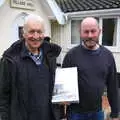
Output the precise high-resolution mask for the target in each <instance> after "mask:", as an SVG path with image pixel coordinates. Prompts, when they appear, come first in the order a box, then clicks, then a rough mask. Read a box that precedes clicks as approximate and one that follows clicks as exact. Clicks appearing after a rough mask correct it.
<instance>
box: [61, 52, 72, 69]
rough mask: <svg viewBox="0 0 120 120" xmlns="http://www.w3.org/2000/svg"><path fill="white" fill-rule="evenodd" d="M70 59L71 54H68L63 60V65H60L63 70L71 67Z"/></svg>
mask: <svg viewBox="0 0 120 120" xmlns="http://www.w3.org/2000/svg"><path fill="white" fill-rule="evenodd" d="M71 61H72V59H71V53H70V52H68V53H67V54H66V55H65V57H64V59H63V63H62V67H63V68H65V67H72V62H71Z"/></svg>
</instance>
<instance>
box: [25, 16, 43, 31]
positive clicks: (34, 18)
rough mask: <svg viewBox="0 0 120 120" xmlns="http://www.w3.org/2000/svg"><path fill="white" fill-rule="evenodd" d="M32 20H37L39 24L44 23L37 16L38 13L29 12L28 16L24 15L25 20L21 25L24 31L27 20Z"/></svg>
mask: <svg viewBox="0 0 120 120" xmlns="http://www.w3.org/2000/svg"><path fill="white" fill-rule="evenodd" d="M30 20H32V21H38V22H40V23H41V24H43V25H44V20H43V19H42V18H41V17H40V16H39V15H35V14H29V15H28V16H26V17H25V21H24V25H23V31H24V33H25V32H27V30H26V29H27V24H28V22H29V21H30Z"/></svg>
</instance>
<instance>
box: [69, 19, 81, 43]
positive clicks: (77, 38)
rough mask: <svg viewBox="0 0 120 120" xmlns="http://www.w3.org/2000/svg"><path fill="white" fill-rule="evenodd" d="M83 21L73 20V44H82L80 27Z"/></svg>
mask: <svg viewBox="0 0 120 120" xmlns="http://www.w3.org/2000/svg"><path fill="white" fill-rule="evenodd" d="M80 22H81V20H72V21H71V44H79V43H80V32H79V26H80Z"/></svg>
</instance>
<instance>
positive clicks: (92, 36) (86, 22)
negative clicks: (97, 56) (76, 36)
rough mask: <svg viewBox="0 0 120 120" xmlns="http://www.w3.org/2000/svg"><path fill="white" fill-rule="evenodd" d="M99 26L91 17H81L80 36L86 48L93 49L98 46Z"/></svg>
mask: <svg viewBox="0 0 120 120" xmlns="http://www.w3.org/2000/svg"><path fill="white" fill-rule="evenodd" d="M100 31H101V30H100V28H99V24H98V22H97V20H96V19H95V18H93V17H87V18H85V19H83V21H82V22H81V26H80V37H81V40H82V41H83V42H84V45H85V47H86V48H88V49H91V50H94V49H96V47H97V46H98V43H99V41H98V39H99V35H100Z"/></svg>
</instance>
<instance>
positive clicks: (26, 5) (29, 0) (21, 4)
mask: <svg viewBox="0 0 120 120" xmlns="http://www.w3.org/2000/svg"><path fill="white" fill-rule="evenodd" d="M10 4H11V7H15V8H22V9H29V10H35V1H34V0H11V2H10Z"/></svg>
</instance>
